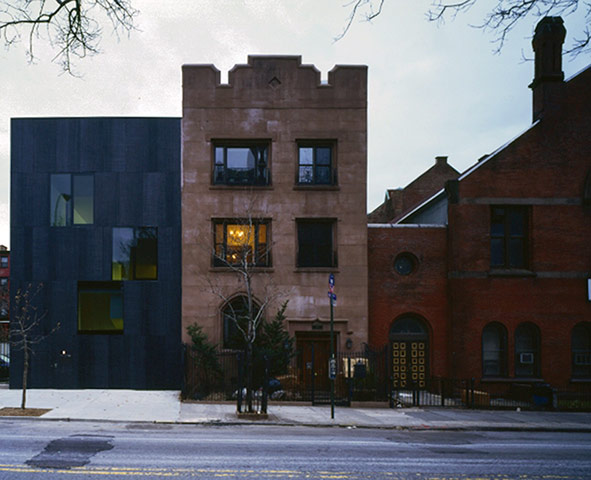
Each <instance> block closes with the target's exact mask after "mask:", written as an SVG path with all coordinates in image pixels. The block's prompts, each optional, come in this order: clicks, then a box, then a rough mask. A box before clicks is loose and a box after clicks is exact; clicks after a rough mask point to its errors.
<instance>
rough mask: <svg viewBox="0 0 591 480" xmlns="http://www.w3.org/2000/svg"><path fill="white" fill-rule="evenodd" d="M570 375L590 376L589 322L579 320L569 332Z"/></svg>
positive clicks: (590, 326) (590, 336) (590, 340)
mask: <svg viewBox="0 0 591 480" xmlns="http://www.w3.org/2000/svg"><path fill="white" fill-rule="evenodd" d="M571 349H572V357H573V359H572V377H573V378H591V322H581V323H579V324H577V325H575V327H574V328H573V331H572V334H571Z"/></svg>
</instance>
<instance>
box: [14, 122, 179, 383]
mask: <svg viewBox="0 0 591 480" xmlns="http://www.w3.org/2000/svg"><path fill="white" fill-rule="evenodd" d="M11 129H12V132H11V141H12V154H11V162H12V163H11V182H12V183H11V185H12V187H11V288H12V293H13V295H14V293H15V292H16V290H17V289H18V288H25V287H26V285H27V284H28V283H30V282H32V283H43V291H42V295H41V296H40V298H39V302H38V303H39V311H41V312H45V313H46V316H45V318H44V319H43V325H42V326H41V331H45V332H49V331H51V330H52V328H54V327H55V325H56V324H57V323H59V324H60V328H59V329H58V330H57V331H56V332H55V333H53V334H52V335H51V336H49V337H48V338H47V339H46V340H45V341H44V342H43V343H41V344H39V346H38V347H37V348H36V353H35V355H34V358H33V360H32V365H31V369H30V380H29V386H31V387H37V388H136V389H142V388H147V389H168V388H173V389H178V388H180V386H181V379H182V364H181V312H180V305H181V297H180V289H181V287H180V285H181V282H180V276H181V271H180V261H181V260H180V250H181V249H180V234H181V229H180V224H181V219H180V119H177V118H43V119H41V118H39V119H13V120H12V124H11ZM54 173H71V174H76V173H92V174H93V175H94V224H93V225H83V226H71V227H50V225H49V216H50V206H49V195H50V193H49V179H50V175H51V174H54ZM115 226H126V227H140V226H155V227H158V280H155V281H126V282H123V296H124V305H123V308H124V333H123V334H121V335H90V334H79V333H78V329H77V308H78V305H77V304H78V281H109V280H111V256H112V229H113V227H115ZM64 352H65V353H64ZM11 363H12V365H11V379H10V385H11V388H18V387H20V384H21V376H22V355H19V354H18V352H13V355H12V358H11Z"/></svg>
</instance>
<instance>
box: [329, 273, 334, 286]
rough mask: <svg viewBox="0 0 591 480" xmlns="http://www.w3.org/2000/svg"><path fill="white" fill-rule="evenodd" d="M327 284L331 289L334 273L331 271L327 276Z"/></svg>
mask: <svg viewBox="0 0 591 480" xmlns="http://www.w3.org/2000/svg"><path fill="white" fill-rule="evenodd" d="M328 284H329V285H330V287H331V289H332V287H334V273H331V274H330V275H329V276H328Z"/></svg>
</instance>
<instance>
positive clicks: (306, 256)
mask: <svg viewBox="0 0 591 480" xmlns="http://www.w3.org/2000/svg"><path fill="white" fill-rule="evenodd" d="M335 224H336V223H335V220H334V219H313V220H311V219H305V220H297V230H298V253H297V266H298V267H336V265H337V256H336V251H335V248H334V247H335V243H336V242H335V238H334V237H335V231H334V230H335Z"/></svg>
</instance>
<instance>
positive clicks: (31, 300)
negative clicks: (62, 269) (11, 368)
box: [10, 283, 60, 409]
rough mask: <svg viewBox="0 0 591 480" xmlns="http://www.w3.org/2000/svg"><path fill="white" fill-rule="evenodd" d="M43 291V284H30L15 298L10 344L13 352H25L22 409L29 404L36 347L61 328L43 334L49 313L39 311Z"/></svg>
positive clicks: (17, 293) (18, 292)
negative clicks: (29, 381)
mask: <svg viewBox="0 0 591 480" xmlns="http://www.w3.org/2000/svg"><path fill="white" fill-rule="evenodd" d="M42 289H43V284H42V283H39V284H38V285H37V286H34V285H33V284H29V285H27V287H26V288H19V289H18V290H17V291H16V294H15V295H14V298H13V305H12V317H11V318H12V320H11V332H10V336H11V338H10V340H11V341H10V344H11V349H12V351H15V350H17V351H18V350H22V352H23V379H22V391H23V394H22V399H21V408H22V409H24V408H25V405H26V402H27V382H28V375H29V363H30V359H31V356H32V355H33V354H34V347H35V345H37V344H39V343H41V342H42V341H43V340H45V338H47V337H48V336H49V335H51V334H52V333H53V332H55V331H56V330H57V329H58V328H59V327H60V324H59V323H58V324H57V325H56V326H55V327H54V328H53V329H51V330H50V331H49V332H48V333H43V329H42V321H43V319H44V318H45V316H46V313H47V312H40V311H39V306H38V296H39V294H40V293H41V291H42Z"/></svg>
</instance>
